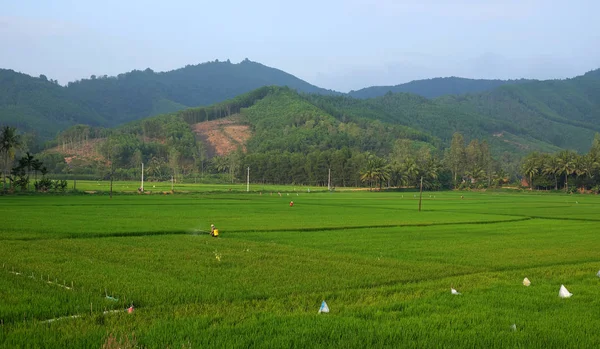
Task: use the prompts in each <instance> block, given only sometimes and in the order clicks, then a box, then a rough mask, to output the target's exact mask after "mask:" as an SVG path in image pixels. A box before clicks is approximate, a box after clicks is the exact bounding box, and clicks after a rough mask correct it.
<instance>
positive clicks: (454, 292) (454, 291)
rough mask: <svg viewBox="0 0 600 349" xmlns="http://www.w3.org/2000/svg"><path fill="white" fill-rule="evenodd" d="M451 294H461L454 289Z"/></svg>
mask: <svg viewBox="0 0 600 349" xmlns="http://www.w3.org/2000/svg"><path fill="white" fill-rule="evenodd" d="M450 293H452V294H460V292H458V291H457V290H455V289H453V288H451V289H450Z"/></svg>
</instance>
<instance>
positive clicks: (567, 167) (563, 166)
mask: <svg viewBox="0 0 600 349" xmlns="http://www.w3.org/2000/svg"><path fill="white" fill-rule="evenodd" d="M576 156H577V154H575V153H574V152H573V151H571V150H563V151H561V152H560V153H558V155H557V161H558V169H559V172H558V173H559V174H560V175H564V176H565V192H566V191H569V176H570V175H572V174H573V172H575V157H576Z"/></svg>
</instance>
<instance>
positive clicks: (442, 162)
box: [2, 86, 600, 190]
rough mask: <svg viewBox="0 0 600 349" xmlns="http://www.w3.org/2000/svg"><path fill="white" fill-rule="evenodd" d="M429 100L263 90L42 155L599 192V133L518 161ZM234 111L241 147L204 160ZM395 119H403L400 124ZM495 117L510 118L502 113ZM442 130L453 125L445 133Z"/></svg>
mask: <svg viewBox="0 0 600 349" xmlns="http://www.w3.org/2000/svg"><path fill="white" fill-rule="evenodd" d="M436 103H437V102H436V101H435V100H434V101H430V100H426V99H424V98H422V97H418V96H414V95H408V94H388V95H386V96H383V97H381V98H378V99H372V100H357V99H353V98H350V97H344V96H330V97H327V96H322V95H314V94H300V93H298V92H296V91H294V90H292V89H290V88H285V87H283V88H282V87H274V86H271V87H263V88H259V89H257V90H254V91H251V92H249V93H246V94H243V95H240V96H237V97H235V98H233V99H231V100H228V101H225V102H221V103H217V104H214V105H211V106H208V107H198V108H191V109H186V110H182V111H179V112H175V113H170V114H165V115H160V116H156V117H152V118H145V119H142V120H137V121H134V122H130V123H127V124H125V125H123V126H121V127H118V128H113V129H109V128H102V127H92V126H89V125H76V126H73V127H71V128H69V129H67V130H65V131H63V132H61V133H60V134H59V136H58V137H57V138H56V139H55V140H54V141H53V142H51V143H49V144H48V146H49V147H53V148H52V149H49V150H48V151H44V152H42V153H40V154H38V155H37V158H38V159H39V160H40V161H42V162H43V163H44V167H45V170H46V171H48V172H49V173H51V174H60V175H63V177H64V176H68V177H79V178H82V177H85V178H96V179H109V178H117V179H134V178H138V177H139V176H140V175H141V168H140V165H141V163H144V164H146V169H145V175H146V178H147V179H148V180H156V181H163V180H169V179H170V178H171V177H173V178H174V179H175V180H177V181H191V180H193V181H197V180H201V181H221V182H222V181H228V182H237V181H241V180H243V179H244V174H245V169H247V168H248V167H250V168H251V173H252V176H251V177H252V181H253V182H256V183H278V184H308V185H326V184H327V178H328V172H329V170H331V173H332V184H333V186H361V185H362V186H368V187H379V188H382V187H402V186H408V187H414V186H416V185H417V183H419V181H420V179H421V177H422V178H423V182H424V186H425V187H426V188H433V189H440V188H453V187H455V188H456V187H458V188H485V187H490V186H499V185H502V184H505V183H507V182H510V181H516V180H517V179H519V178H520V177H522V176H525V177H527V178H529V181H528V183H531V182H532V181H533V183H534V185H535V187H536V188H541V187H543V188H546V187H548V186H549V184H548V183H549V180H550V179H552V180H553V182H552V183H553V185H554V187H555V188H556V189H561V188H564V189H565V190H569V189H568V188H569V187H568V183H569V181H570V182H571V183H574V184H575V186H571V190H573V188H582V189H588V190H589V189H593V190H596V189H597V186H598V183H597V181H598V179H599V178H600V176H596V172H597V171H598V167H599V166H598V156H599V155H600V136H598V135H596V138H595V139H594V141H593V142H592V141H590V146H591V150H590V151H589V154H587V155H578V154H577V153H575V152H574V151H568V150H567V151H561V152H558V150H559V149H558V148H556V150H557V155H540V154H543V153H541V152H533V153H531V154H530V155H528V156H527V157H526V158H525V160H524V162H523V163H522V164H521V163H520V159H519V157H516V156H514V154H515V151H514V149H513V152H508V151H503V150H497V149H494V145H493V144H494V142H489V141H488V140H487V139H486V135H489V132H494V131H495V130H494V129H492V128H489V129H486V128H484V127H482V126H481V123H476V124H475V125H478V127H481V130H480V131H477V132H475V131H471V132H470V133H469V136H463V132H461V131H462V130H463V129H461V128H460V125H468V122H469V120H468V119H467V118H468V117H475V115H476V114H466V113H465V114H463V115H460V117H461V118H464V119H462V120H461V119H458V118H457V116H456V114H455V115H452V114H449V115H444V114H442V112H443V111H444V110H443V108H441V107H440V106H439V105H438V104H436ZM428 108H429V112H427V110H428ZM398 111H400V112H398ZM434 114H438V115H442V116H447V118H448V120H446V118H442V119H441V120H446V121H448V122H449V120H452V119H451V118H452V117H454V122H455V124H451V123H446V124H441V125H438V126H439V128H436V129H434V134H436V133H437V134H438V135H439V136H440V137H437V136H434V135H431V134H428V133H425V132H422V131H419V130H418V128H421V127H422V124H420V123H419V122H424V123H427V122H433V121H432V120H428V119H427V115H434ZM233 115H235V116H236V117H237V120H240V121H239V122H241V123H243V124H245V125H248V126H249V127H250V130H251V132H252V137H251V138H250V139H249V141H248V143H247V144H246V146H247V151H245V152H244V151H242V149H241V148H239V149H238V150H237V151H234V152H231V153H229V154H227V155H224V156H216V157H213V158H208V157H207V156H206V144H204V143H203V142H202V140H201V139H200V138H199V137H198V136H197V135H196V134H195V133H194V132H193V130H192V127H191V126H192V125H194V124H197V123H199V122H204V121H211V120H216V119H221V118H226V117H229V116H233ZM399 118H404V119H401V121H402V122H400V121H399V120H398V119H399ZM456 119H458V120H459V121H456ZM490 120H491V121H494V119H492V118H490ZM403 123H408V124H411V123H412V124H415V125H416V126H417V128H411V127H408V126H405V125H403ZM484 125H485V124H484ZM490 125H493V126H494V127H505V126H506V125H504V124H502V122H501V121H498V122H497V123H492V122H490ZM453 127H455V128H453ZM486 127H491V126H486ZM3 129H11V128H10V127H8V126H6V127H4V128H3ZM466 130H467V131H469V129H468V128H466ZM514 130H518V129H517V128H515V129H514ZM514 130H513V131H514ZM449 132H453V133H452V134H451V135H449V136H448V133H449ZM486 132H488V133H486ZM514 132H516V131H514ZM7 134H9V136H10V135H11V134H12V136H10V137H9V136H6V137H4V136H3V137H4V138H6V139H9V138H11V137H12V139H14V138H15V134H16V131H15V130H13V131H12V132H8V133H7ZM473 134H475V135H481V136H482V137H481V138H477V137H472V135H473ZM447 137H448V138H449V139H446V138H447ZM17 138H18V137H17ZM5 143H6V144H8V143H10V141H8V143H7V142H5ZM19 146H20V147H17V146H13V147H11V146H3V149H5V150H3V151H2V154H3V156H4V160H5V161H4V166H3V173H4V174H5V176H6V177H7V178H8V179H9V182H10V183H12V184H11V185H13V186H17V185H18V183H25V182H26V180H25V176H29V175H30V174H31V169H29V170H27V171H25V170H24V168H25V167H24V165H22V164H23V162H22V161H23V160H19V161H18V162H17V163H18V164H21V165H20V167H19V166H17V167H12V165H13V164H14V161H13V160H15V159H17V158H18V156H15V155H18V154H19V151H18V149H21V151H20V153H23V152H25V151H26V150H27V148H26V144H23V143H22V142H21V144H19ZM590 146H588V147H587V148H590ZM80 149H89V154H88V155H87V156H85V155H80V156H74V155H73V154H75V153H77V152H76V151H78V150H80ZM534 149H535V148H534ZM50 150H52V151H50ZM78 154H81V152H80V151H79V153H78ZM523 154H526V153H523ZM565 154H568V156H567V155H565ZM66 159H68V160H66ZM532 159H535V160H532ZM549 159H555V160H553V161H555V162H556V163H558V164H562V165H560V166H562V167H560V166H559V165H557V166H559V167H554V170H553V171H554V172H552V171H550V170H548V169H545V168H547V167H548V165H547V163H549V162H551V161H550V160H549ZM560 159H563V160H560ZM565 163H568V165H564V164H565ZM526 164H527V165H526ZM595 171H596V172H595ZM19 176H20V177H19ZM552 183H551V184H552ZM563 183H564V184H563ZM21 188H23V186H22V187H21Z"/></svg>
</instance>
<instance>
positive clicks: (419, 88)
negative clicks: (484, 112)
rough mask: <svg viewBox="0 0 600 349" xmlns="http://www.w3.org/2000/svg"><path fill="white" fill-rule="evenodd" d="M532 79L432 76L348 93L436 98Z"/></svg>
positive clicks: (480, 90)
mask: <svg viewBox="0 0 600 349" xmlns="http://www.w3.org/2000/svg"><path fill="white" fill-rule="evenodd" d="M529 81H532V80H527V79H519V80H486V79H466V78H459V77H455V76H452V77H446V78H433V79H423V80H414V81H411V82H407V83H405V84H400V85H394V86H371V87H366V88H362V89H360V90H357V91H350V92H348V95H349V96H351V97H354V98H361V99H366V98H374V97H380V96H383V95H385V94H386V93H388V92H391V93H399V92H404V93H412V94H416V95H419V96H423V97H426V98H436V97H440V96H444V95H462V94H467V93H478V92H483V91H488V90H492V89H494V88H496V87H500V86H503V85H513V84H521V83H524V82H529Z"/></svg>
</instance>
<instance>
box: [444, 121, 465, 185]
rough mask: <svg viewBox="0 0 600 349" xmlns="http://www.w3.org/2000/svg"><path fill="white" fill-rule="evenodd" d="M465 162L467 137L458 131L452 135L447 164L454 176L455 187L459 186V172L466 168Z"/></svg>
mask: <svg viewBox="0 0 600 349" xmlns="http://www.w3.org/2000/svg"><path fill="white" fill-rule="evenodd" d="M464 163H465V139H464V137H463V135H462V134H460V133H458V132H456V133H454V135H452V142H451V143H450V150H449V151H448V153H447V164H448V167H450V171H452V177H453V178H454V187H455V188H456V186H457V179H458V175H459V173H461V171H462V170H463V168H464Z"/></svg>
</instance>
